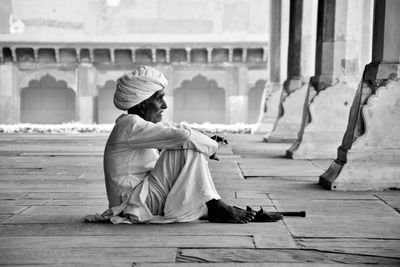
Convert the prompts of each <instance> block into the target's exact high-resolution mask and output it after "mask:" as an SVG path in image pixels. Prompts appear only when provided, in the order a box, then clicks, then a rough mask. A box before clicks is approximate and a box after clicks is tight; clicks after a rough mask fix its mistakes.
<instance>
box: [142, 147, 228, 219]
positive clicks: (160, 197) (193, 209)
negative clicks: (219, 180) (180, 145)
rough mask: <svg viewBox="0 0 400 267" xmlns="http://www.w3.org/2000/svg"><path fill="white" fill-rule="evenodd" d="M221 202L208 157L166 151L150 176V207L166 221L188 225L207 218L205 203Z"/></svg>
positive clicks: (184, 152) (190, 152)
mask: <svg viewBox="0 0 400 267" xmlns="http://www.w3.org/2000/svg"><path fill="white" fill-rule="evenodd" d="M211 199H220V196H219V195H218V193H217V190H216V189H215V186H214V182H213V180H212V177H211V174H210V171H209V169H208V162H207V160H206V158H205V156H204V154H202V153H199V152H196V151H194V150H165V151H163V153H162V154H161V156H160V158H159V159H158V161H157V163H156V165H155V166H154V169H153V171H152V172H151V174H150V177H149V194H148V197H147V201H146V204H147V206H148V207H149V209H150V210H151V212H152V213H153V214H154V215H161V216H162V217H163V219H164V220H168V221H174V222H186V221H193V220H197V219H199V218H200V217H201V216H203V215H206V212H207V208H206V205H205V203H206V202H207V201H209V200H211Z"/></svg>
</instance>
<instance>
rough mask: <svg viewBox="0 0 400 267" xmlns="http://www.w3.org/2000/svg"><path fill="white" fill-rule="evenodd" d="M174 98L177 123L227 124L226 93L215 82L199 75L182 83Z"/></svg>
mask: <svg viewBox="0 0 400 267" xmlns="http://www.w3.org/2000/svg"><path fill="white" fill-rule="evenodd" d="M173 97H174V107H173V108H174V115H173V117H174V120H175V121H188V122H198V123H201V122H207V121H208V122H213V123H224V122H226V92H225V90H224V89H223V88H222V87H219V86H218V83H217V82H216V81H215V80H208V79H207V78H206V77H205V76H203V75H201V74H198V75H196V76H195V77H193V79H192V80H184V81H182V83H181V85H180V87H178V88H176V89H175V90H174V93H173Z"/></svg>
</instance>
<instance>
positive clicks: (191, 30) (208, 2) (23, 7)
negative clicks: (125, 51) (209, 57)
mask: <svg viewBox="0 0 400 267" xmlns="http://www.w3.org/2000/svg"><path fill="white" fill-rule="evenodd" d="M266 14H268V6H267V1H266V0H184V1H183V0H120V1H118V0H68V1H66V0H1V5H0V41H1V40H6V41H46V42H48V41H52V42H64V41H68V42H70V41H75V42H96V41H102V42H107V41H110V42H132V41H143V38H145V39H146V40H148V41H151V40H154V41H155V40H157V41H162V42H179V41H194V40H202V41H215V42H218V41H266V40H267V29H268V20H267V15H266ZM116 37H117V38H118V39H115V38H116ZM204 38H206V39H204Z"/></svg>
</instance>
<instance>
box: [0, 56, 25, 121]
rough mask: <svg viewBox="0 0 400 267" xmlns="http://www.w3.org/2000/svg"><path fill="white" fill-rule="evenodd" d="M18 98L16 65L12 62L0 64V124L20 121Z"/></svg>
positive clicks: (19, 101)
mask: <svg viewBox="0 0 400 267" xmlns="http://www.w3.org/2000/svg"><path fill="white" fill-rule="evenodd" d="M20 99H21V98H20V90H19V88H18V68H17V66H15V65H14V64H13V63H4V64H0V108H1V110H0V124H3V123H4V124H8V123H18V122H19V121H20V114H21V112H20V111H21V108H20V106H21V100H20Z"/></svg>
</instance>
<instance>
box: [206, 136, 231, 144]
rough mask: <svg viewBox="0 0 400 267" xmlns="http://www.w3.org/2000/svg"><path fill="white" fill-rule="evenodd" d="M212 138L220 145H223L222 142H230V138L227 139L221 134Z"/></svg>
mask: <svg viewBox="0 0 400 267" xmlns="http://www.w3.org/2000/svg"><path fill="white" fill-rule="evenodd" d="M210 138H211V139H212V140H214V141H215V142H217V143H218V145H222V144H228V140H226V139H225V138H223V137H221V136H219V135H213V136H211V137H210Z"/></svg>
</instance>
